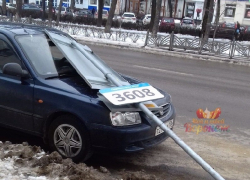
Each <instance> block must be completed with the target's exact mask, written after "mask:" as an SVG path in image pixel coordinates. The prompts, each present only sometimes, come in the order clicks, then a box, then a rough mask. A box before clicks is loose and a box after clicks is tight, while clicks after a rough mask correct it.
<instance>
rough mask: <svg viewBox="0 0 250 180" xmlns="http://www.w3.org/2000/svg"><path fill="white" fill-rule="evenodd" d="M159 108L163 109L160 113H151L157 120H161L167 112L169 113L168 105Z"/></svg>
mask: <svg viewBox="0 0 250 180" xmlns="http://www.w3.org/2000/svg"><path fill="white" fill-rule="evenodd" d="M160 107H163V110H162V111H152V113H153V114H154V115H155V116H157V117H158V118H163V117H164V116H166V115H167V114H168V112H169V111H170V104H169V103H167V104H163V105H161V106H160Z"/></svg>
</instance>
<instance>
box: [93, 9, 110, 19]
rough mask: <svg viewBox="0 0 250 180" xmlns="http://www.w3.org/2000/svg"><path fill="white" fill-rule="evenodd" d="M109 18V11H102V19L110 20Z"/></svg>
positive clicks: (96, 15)
mask: <svg viewBox="0 0 250 180" xmlns="http://www.w3.org/2000/svg"><path fill="white" fill-rule="evenodd" d="M108 16H109V12H108V10H105V9H103V10H102V19H108ZM94 17H95V18H96V19H97V18H98V11H96V12H95V16H94Z"/></svg>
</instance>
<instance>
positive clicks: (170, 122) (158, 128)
mask: <svg viewBox="0 0 250 180" xmlns="http://www.w3.org/2000/svg"><path fill="white" fill-rule="evenodd" d="M164 124H165V125H166V126H167V127H168V128H169V129H171V128H172V127H173V125H174V120H173V119H172V120H169V121H167V122H165V123H164ZM163 132H164V131H163V130H162V129H161V128H160V127H159V126H157V128H156V130H155V136H158V135H160V134H162V133H163Z"/></svg>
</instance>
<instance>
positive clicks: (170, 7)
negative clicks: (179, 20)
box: [168, 0, 173, 17]
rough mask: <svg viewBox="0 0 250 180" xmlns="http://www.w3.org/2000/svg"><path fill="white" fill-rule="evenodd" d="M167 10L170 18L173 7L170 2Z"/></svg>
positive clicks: (169, 0) (169, 1)
mask: <svg viewBox="0 0 250 180" xmlns="http://www.w3.org/2000/svg"><path fill="white" fill-rule="evenodd" d="M168 10H169V17H172V11H173V7H172V3H171V0H168Z"/></svg>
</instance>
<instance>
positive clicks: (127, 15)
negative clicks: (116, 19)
mask: <svg viewBox="0 0 250 180" xmlns="http://www.w3.org/2000/svg"><path fill="white" fill-rule="evenodd" d="M123 17H135V15H134V14H123Z"/></svg>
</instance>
